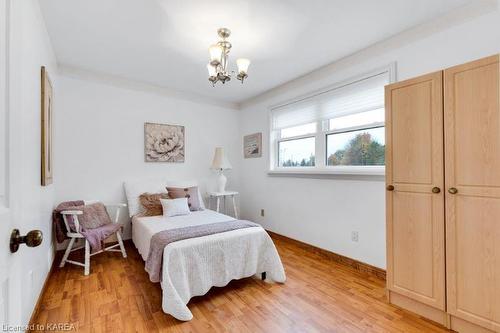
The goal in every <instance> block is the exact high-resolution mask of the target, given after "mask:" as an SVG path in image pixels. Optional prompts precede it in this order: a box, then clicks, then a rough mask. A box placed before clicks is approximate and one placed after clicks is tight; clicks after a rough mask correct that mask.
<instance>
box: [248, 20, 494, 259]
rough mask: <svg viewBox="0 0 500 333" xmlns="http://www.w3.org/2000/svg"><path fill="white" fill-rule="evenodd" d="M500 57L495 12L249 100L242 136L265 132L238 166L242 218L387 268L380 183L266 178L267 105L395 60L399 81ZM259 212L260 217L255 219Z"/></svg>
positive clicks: (392, 43)
mask: <svg viewBox="0 0 500 333" xmlns="http://www.w3.org/2000/svg"><path fill="white" fill-rule="evenodd" d="M435 28H436V27H432V26H428V27H427V29H428V30H430V31H432V30H433V29H435ZM436 29H437V28H436ZM424 32H425V31H424ZM499 51H500V13H499V12H498V10H496V11H494V12H490V13H488V14H485V15H482V16H479V17H476V18H474V19H472V20H469V21H466V22H462V23H461V24H459V25H456V26H454V27H452V28H448V29H447V30H443V31H440V32H437V33H435V32H434V31H433V33H432V34H431V35H426V34H425V33H422V29H421V30H419V31H416V32H415V31H414V32H408V33H405V34H403V35H400V36H397V37H395V38H393V39H391V40H389V41H386V42H383V43H380V44H378V45H375V46H373V47H370V48H368V49H365V50H363V51H361V52H359V53H357V54H354V55H352V56H350V57H347V58H344V59H342V60H341V61H338V62H336V63H333V64H331V65H329V66H327V67H324V68H322V69H321V70H319V71H315V72H312V73H311V74H308V75H306V76H304V77H302V78H299V79H297V80H294V81H292V82H290V83H288V84H285V85H283V86H281V87H278V88H276V89H273V90H271V91H269V92H268V93H265V94H264V95H262V96H259V97H257V98H254V99H252V100H251V101H248V102H247V103H245V104H244V105H243V107H242V108H243V110H242V114H241V119H240V123H241V132H242V133H241V134H242V135H246V134H250V133H254V132H260V131H261V132H263V133H264V157H263V158H260V159H246V160H243V162H242V164H241V175H242V176H241V188H240V191H241V193H242V195H241V205H242V216H243V217H244V218H247V219H251V220H255V221H258V222H260V223H262V224H263V226H264V227H266V228H268V229H270V230H272V231H275V232H277V233H280V234H283V235H286V236H289V237H292V238H295V239H298V240H301V241H304V242H306V243H309V244H313V245H316V246H318V247H321V248H324V249H327V250H330V251H333V252H336V253H339V254H342V255H345V256H348V257H351V258H354V259H357V260H360V261H363V262H366V263H368V264H371V265H374V266H377V267H381V268H385V199H384V197H385V191H384V181H383V180H381V179H380V180H376V179H372V180H366V179H359V178H356V177H352V178H351V179H346V178H345V177H344V178H329V179H309V178H288V177H287V178H285V177H272V176H268V175H267V174H266V172H267V171H268V169H269V162H268V149H269V142H268V140H269V133H268V130H269V118H268V117H269V106H271V105H275V104H279V103H281V102H284V101H286V100H288V99H291V98H294V97H296V96H300V95H303V94H306V93H308V92H311V91H314V90H316V89H319V88H322V87H326V86H328V85H331V84H334V83H336V82H340V81H343V80H345V79H348V78H350V77H353V76H356V75H360V74H363V73H366V72H370V71H372V70H374V69H376V68H379V67H381V66H385V65H387V64H389V63H391V62H394V61H396V62H397V76H398V79H400V80H402V79H407V78H410V77H413V76H417V75H421V74H424V73H427V72H432V71H436V70H440V69H443V68H445V67H449V66H452V65H456V64H460V63H463V62H466V61H469V60H474V59H477V58H481V57H484V56H488V55H492V54H494V53H498V52H499ZM240 140H241V139H240ZM261 208H264V209H265V211H266V216H265V217H260V209H261ZM354 230H356V231H359V242H358V243H355V242H352V241H351V240H350V237H351V231H354Z"/></svg>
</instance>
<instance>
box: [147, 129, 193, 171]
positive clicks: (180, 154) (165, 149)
mask: <svg viewBox="0 0 500 333" xmlns="http://www.w3.org/2000/svg"><path fill="white" fill-rule="evenodd" d="M184 134H185V132H184V126H179V125H167V124H154V123H145V124H144V158H145V161H146V162H173V163H183V162H184V156H185V149H184V148H185V147H184V137H185V135H184Z"/></svg>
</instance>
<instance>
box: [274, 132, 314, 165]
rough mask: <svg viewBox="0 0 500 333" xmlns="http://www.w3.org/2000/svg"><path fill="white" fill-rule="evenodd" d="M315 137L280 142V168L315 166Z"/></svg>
mask: <svg viewBox="0 0 500 333" xmlns="http://www.w3.org/2000/svg"><path fill="white" fill-rule="evenodd" d="M315 146H316V140H315V138H314V137H311V138H303V139H295V140H287V141H280V142H279V143H278V150H279V152H278V157H279V158H278V160H279V164H278V166H280V167H310V166H314V165H315V155H314V153H315Z"/></svg>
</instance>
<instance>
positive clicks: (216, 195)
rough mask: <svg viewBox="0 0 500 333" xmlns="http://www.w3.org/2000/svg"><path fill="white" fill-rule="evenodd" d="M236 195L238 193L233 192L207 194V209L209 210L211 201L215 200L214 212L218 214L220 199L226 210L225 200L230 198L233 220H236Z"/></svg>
mask: <svg viewBox="0 0 500 333" xmlns="http://www.w3.org/2000/svg"><path fill="white" fill-rule="evenodd" d="M237 195H238V192H235V191H225V192H208V208H209V209H210V208H211V206H212V201H213V200H214V199H215V203H216V208H217V209H216V211H217V212H219V210H220V199H221V198H222V199H223V200H224V209H226V198H227V197H230V198H231V201H232V203H233V211H234V218H235V219H238V209H237V208H236V201H235V199H234V198H235V196H237Z"/></svg>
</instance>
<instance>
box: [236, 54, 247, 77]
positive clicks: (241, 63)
mask: <svg viewBox="0 0 500 333" xmlns="http://www.w3.org/2000/svg"><path fill="white" fill-rule="evenodd" d="M236 65H237V66H238V73H244V74H247V73H248V66H250V60H248V59H244V58H240V59H238V60H236Z"/></svg>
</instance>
